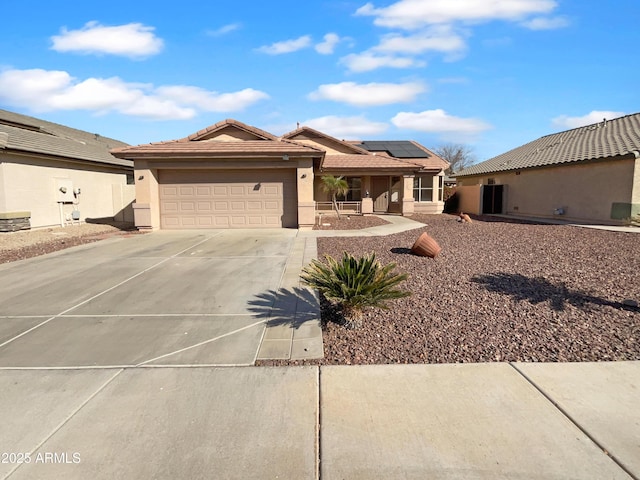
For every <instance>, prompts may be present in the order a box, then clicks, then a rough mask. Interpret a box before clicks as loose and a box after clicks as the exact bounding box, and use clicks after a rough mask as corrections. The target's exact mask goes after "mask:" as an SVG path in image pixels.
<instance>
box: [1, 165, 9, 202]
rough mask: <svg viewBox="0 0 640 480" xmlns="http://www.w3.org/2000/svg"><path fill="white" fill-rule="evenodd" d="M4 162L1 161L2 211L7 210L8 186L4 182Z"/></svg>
mask: <svg viewBox="0 0 640 480" xmlns="http://www.w3.org/2000/svg"><path fill="white" fill-rule="evenodd" d="M4 165H5V164H4V163H2V161H0V212H7V211H8V210H7V201H6V191H7V190H6V186H5V184H4Z"/></svg>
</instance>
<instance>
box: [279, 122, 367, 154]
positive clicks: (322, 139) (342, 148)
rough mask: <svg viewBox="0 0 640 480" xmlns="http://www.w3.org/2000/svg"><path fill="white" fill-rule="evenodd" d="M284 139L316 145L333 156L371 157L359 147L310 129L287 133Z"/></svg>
mask: <svg viewBox="0 0 640 480" xmlns="http://www.w3.org/2000/svg"><path fill="white" fill-rule="evenodd" d="M282 138H285V139H289V140H295V141H296V142H300V143H304V144H306V145H315V146H317V147H318V148H322V149H324V150H325V151H326V152H327V153H332V154H338V155H339V154H362V155H369V152H368V151H367V150H365V149H363V148H361V147H359V146H357V145H353V144H352V143H349V142H346V141H344V140H338V139H337V138H335V137H332V136H331V135H327V134H326V133H322V132H319V131H318V130H314V129H313V128H310V127H305V126H303V127H300V128H298V129H296V130H293V131H292V132H289V133H285V134H284V135H283V136H282Z"/></svg>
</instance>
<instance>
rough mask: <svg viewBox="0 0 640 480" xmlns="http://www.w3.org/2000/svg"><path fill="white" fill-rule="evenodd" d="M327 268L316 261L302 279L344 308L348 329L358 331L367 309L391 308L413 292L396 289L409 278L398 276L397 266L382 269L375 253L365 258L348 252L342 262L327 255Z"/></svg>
mask: <svg viewBox="0 0 640 480" xmlns="http://www.w3.org/2000/svg"><path fill="white" fill-rule="evenodd" d="M325 259H326V262H327V263H326V264H325V263H323V262H321V261H319V260H313V261H312V262H311V264H310V265H309V266H308V267H306V268H304V269H303V270H302V274H301V275H300V277H301V278H302V280H303V282H304V283H306V284H307V285H309V286H311V287H314V288H317V289H318V291H320V292H321V293H322V294H323V295H324V296H325V297H326V298H327V300H330V301H332V302H335V303H337V304H339V305H340V306H341V307H342V314H343V316H344V319H345V321H346V323H347V325H349V326H351V327H358V326H359V325H360V324H361V322H362V314H363V310H364V309H365V308H366V307H381V308H388V307H387V305H386V302H387V301H388V300H393V299H396V298H402V297H407V296H409V295H411V293H410V292H406V291H402V290H398V289H396V288H395V287H396V286H397V285H398V284H400V283H401V282H403V281H404V280H406V278H407V275H406V274H394V273H392V270H393V269H394V268H395V267H396V265H395V263H389V264H387V265H384V266H383V265H381V264H380V262H378V261H376V255H375V253H370V254H368V255H365V256H364V257H361V258H355V257H354V256H352V255H350V254H348V253H347V252H344V254H343V256H342V259H341V260H339V261H338V260H336V259H334V258H333V257H331V256H329V255H326V256H325Z"/></svg>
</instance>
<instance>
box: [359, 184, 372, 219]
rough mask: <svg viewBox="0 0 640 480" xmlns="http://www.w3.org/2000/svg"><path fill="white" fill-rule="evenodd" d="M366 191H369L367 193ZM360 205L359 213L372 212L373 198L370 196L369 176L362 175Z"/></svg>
mask: <svg viewBox="0 0 640 480" xmlns="http://www.w3.org/2000/svg"><path fill="white" fill-rule="evenodd" d="M367 192H368V193H369V194H368V195H367ZM361 193H362V205H361V207H360V208H361V213H362V214H363V215H368V214H372V213H373V198H372V197H371V177H370V176H366V177H362V192H361Z"/></svg>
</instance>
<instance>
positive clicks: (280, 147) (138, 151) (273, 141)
mask: <svg viewBox="0 0 640 480" xmlns="http://www.w3.org/2000/svg"><path fill="white" fill-rule="evenodd" d="M229 126H232V127H234V128H238V129H240V130H244V131H246V132H250V133H251V134H253V135H255V136H257V137H258V138H260V140H239V141H237V142H224V141H215V140H203V139H206V138H207V137H208V136H209V135H211V134H212V133H215V132H216V131H219V130H222V129H223V128H227V127H229ZM111 153H112V154H113V155H115V156H117V157H119V158H145V157H146V158H150V157H199V158H215V157H247V156H252V157H275V156H279V155H296V156H305V157H309V156H312V157H321V156H322V155H323V153H324V152H323V151H322V150H318V149H317V148H314V147H311V146H309V145H302V144H301V143H297V142H293V141H290V140H286V139H279V138H277V137H276V136H274V135H271V134H270V133H268V132H265V131H264V130H260V129H259V128H256V127H252V126H250V125H247V124H245V123H242V122H239V121H237V120H233V119H226V120H223V121H221V122H218V123H216V124H214V125H211V126H209V127H207V128H204V129H202V130H200V131H198V132H196V133H194V134H192V135H189V136H188V137H185V138H181V139H178V140H169V141H164V142H154V143H149V144H146V145H137V146H133V147H124V148H117V149H114V150H112V152H111Z"/></svg>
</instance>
